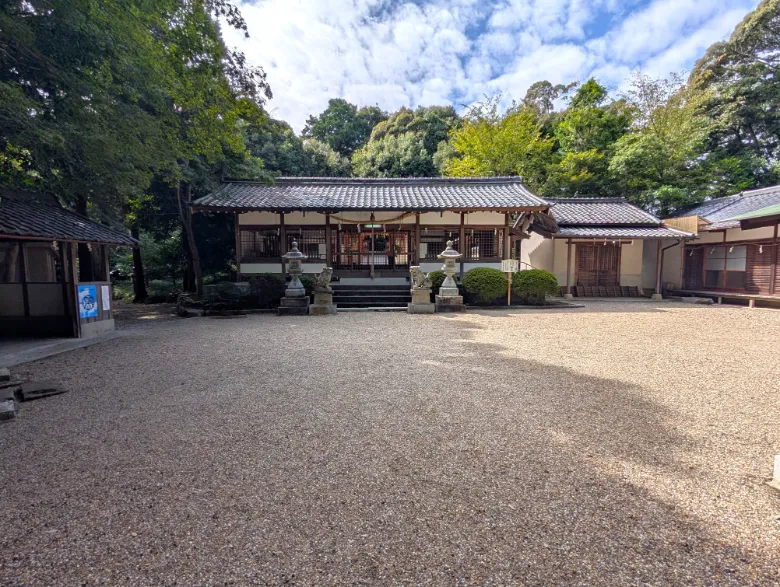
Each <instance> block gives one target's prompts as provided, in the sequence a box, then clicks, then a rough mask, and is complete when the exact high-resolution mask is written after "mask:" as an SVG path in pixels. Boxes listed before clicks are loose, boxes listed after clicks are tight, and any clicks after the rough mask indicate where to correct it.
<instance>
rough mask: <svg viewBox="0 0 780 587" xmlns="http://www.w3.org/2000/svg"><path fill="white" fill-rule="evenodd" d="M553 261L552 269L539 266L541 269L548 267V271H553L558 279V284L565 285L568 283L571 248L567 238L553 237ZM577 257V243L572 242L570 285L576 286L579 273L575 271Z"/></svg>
mask: <svg viewBox="0 0 780 587" xmlns="http://www.w3.org/2000/svg"><path fill="white" fill-rule="evenodd" d="M552 243H553V263H552V269H547V268H546V267H539V269H547V270H548V271H550V272H552V274H553V275H555V278H556V279H557V280H558V285H561V286H565V285H566V259H567V258H568V255H569V249H568V244H567V243H566V240H565V239H559V238H556V239H553V240H552ZM576 259H577V245H576V244H575V243H572V245H571V264H570V270H571V282H570V284H569V285H571V286H574V285H575V284H576V280H577V275H576V273H575V271H574V267H575V262H576Z"/></svg>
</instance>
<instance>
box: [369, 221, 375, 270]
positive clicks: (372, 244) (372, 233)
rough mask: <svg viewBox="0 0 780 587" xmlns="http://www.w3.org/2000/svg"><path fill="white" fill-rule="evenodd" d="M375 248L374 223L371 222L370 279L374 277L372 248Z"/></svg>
mask: <svg viewBox="0 0 780 587" xmlns="http://www.w3.org/2000/svg"><path fill="white" fill-rule="evenodd" d="M375 248H376V245H375V244H374V223H373V222H372V223H371V257H369V258H370V259H371V279H374V249H375Z"/></svg>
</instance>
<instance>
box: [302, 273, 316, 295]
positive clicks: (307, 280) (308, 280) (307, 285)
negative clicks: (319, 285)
mask: <svg viewBox="0 0 780 587" xmlns="http://www.w3.org/2000/svg"><path fill="white" fill-rule="evenodd" d="M300 279H301V283H302V284H303V289H304V290H305V291H306V295H307V296H311V295H312V294H313V293H314V284H315V283H316V282H317V278H316V277H315V276H314V275H301V277H300Z"/></svg>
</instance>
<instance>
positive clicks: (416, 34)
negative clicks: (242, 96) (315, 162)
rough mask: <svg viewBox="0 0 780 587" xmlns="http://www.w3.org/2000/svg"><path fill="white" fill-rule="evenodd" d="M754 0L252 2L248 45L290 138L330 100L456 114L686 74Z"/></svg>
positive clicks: (246, 5) (246, 6)
mask: <svg viewBox="0 0 780 587" xmlns="http://www.w3.org/2000/svg"><path fill="white" fill-rule="evenodd" d="M757 4H758V0H622V1H621V0H414V1H406V2H398V1H390V0H254V1H246V0H245V1H244V2H243V3H241V10H242V13H243V14H244V17H245V18H246V20H247V24H248V26H249V34H250V38H249V39H243V38H242V36H241V35H240V34H238V33H237V32H233V31H229V30H227V29H226V30H225V34H226V38H227V41H228V44H229V45H231V46H236V47H238V48H240V49H241V50H243V51H244V52H245V53H246V55H247V58H248V59H249V61H250V62H251V63H253V64H255V65H260V66H262V67H263V68H265V70H266V72H267V73H268V80H269V82H270V84H271V89H272V90H273V92H274V99H273V100H272V101H271V102H270V103H269V105H268V107H269V110H270V111H271V113H272V115H273V116H274V117H275V118H280V119H283V120H286V121H288V122H289V123H290V124H291V125H292V126H293V128H294V129H295V130H296V131H300V130H301V128H302V127H303V125H304V123H305V121H306V119H307V118H308V116H309V115H310V114H317V113H319V112H321V111H322V110H323V109H324V108H325V107H326V106H327V102H328V99H329V98H333V97H341V98H346V99H347V100H349V101H350V102H353V103H356V104H359V105H368V104H378V105H379V106H381V107H382V108H384V109H386V110H391V111H392V110H396V109H398V108H400V107H401V106H409V107H412V108H414V107H417V106H427V105H432V104H454V105H455V106H457V107H459V108H460V106H461V105H463V104H469V103H471V102H473V101H474V100H478V99H480V98H481V97H483V96H485V95H494V94H496V93H498V92H501V93H502V94H503V95H504V97H505V98H506V99H507V100H512V99H516V100H519V99H521V98H522V97H523V96H524V95H525V91H526V89H527V88H528V86H529V85H531V84H532V83H533V82H535V81H539V80H544V79H546V80H549V81H550V82H552V83H569V82H572V81H584V80H586V79H588V78H589V77H591V76H594V77H596V78H597V79H598V80H599V81H601V82H602V83H604V84H606V85H607V86H608V87H610V88H611V89H613V90H614V91H615V92H618V91H619V90H620V88H621V86H622V85H623V84H624V83H625V80H626V79H627V78H628V76H629V75H630V74H631V72H632V71H633V70H635V69H641V70H642V71H644V72H646V73H648V74H650V75H653V76H658V77H660V76H666V75H668V74H669V73H670V72H681V71H686V70H689V69H690V68H691V67H692V65H693V64H694V63H695V61H696V59H698V58H699V57H700V56H701V55H702V54H703V53H704V51H705V50H706V49H707V47H709V45H710V44H712V43H714V42H716V41H719V40H723V39H726V38H728V36H729V35H730V33H731V31H732V30H733V29H734V27H735V26H736V25H737V24H738V23H739V22H740V21H741V20H742V18H744V16H745V15H746V14H747V13H748V12H750V11H751V10H753V9H754V8H755V7H756V5H757Z"/></svg>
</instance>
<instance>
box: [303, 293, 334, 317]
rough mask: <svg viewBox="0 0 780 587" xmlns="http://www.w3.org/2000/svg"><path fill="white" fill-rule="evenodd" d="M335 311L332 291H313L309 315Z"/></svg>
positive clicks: (320, 314)
mask: <svg viewBox="0 0 780 587" xmlns="http://www.w3.org/2000/svg"><path fill="white" fill-rule="evenodd" d="M335 313H336V304H334V303H333V293H327V292H317V291H315V292H314V303H313V304H312V305H311V306H309V315H310V316H327V315H329V314H335Z"/></svg>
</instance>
